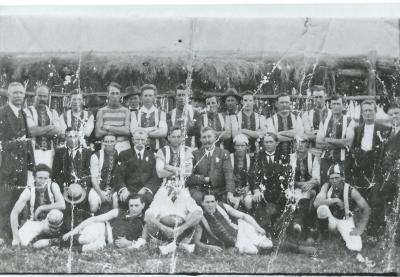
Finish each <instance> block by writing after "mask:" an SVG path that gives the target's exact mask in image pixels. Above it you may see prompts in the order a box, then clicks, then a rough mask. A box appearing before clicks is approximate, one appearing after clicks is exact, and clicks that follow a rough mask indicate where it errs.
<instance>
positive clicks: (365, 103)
mask: <svg viewBox="0 0 400 277" xmlns="http://www.w3.org/2000/svg"><path fill="white" fill-rule="evenodd" d="M364 105H373V106H374V109H375V111H377V110H378V107H377V105H376V102H375V100H372V99H367V100H364V101H362V102H361V105H360V107H361V112H362V109H363V106H364Z"/></svg>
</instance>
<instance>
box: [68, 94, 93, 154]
mask: <svg viewBox="0 0 400 277" xmlns="http://www.w3.org/2000/svg"><path fill="white" fill-rule="evenodd" d="M68 127H71V128H72V129H74V130H75V131H77V132H79V134H80V137H81V143H82V145H84V146H85V147H86V145H87V143H86V141H85V138H89V136H90V134H91V133H92V132H93V130H94V116H93V115H92V114H90V113H89V112H88V111H85V110H83V96H82V94H80V93H79V91H78V90H74V91H72V93H71V109H70V110H67V111H66V112H64V113H63V114H62V116H61V128H62V129H63V130H64V132H65V129H67V128H68Z"/></svg>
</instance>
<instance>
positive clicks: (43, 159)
mask: <svg viewBox="0 0 400 277" xmlns="http://www.w3.org/2000/svg"><path fill="white" fill-rule="evenodd" d="M54 153H55V152H54V149H52V150H42V149H36V150H35V151H34V156H35V164H36V165H38V164H45V165H47V166H48V167H50V168H52V167H53V158H54Z"/></svg>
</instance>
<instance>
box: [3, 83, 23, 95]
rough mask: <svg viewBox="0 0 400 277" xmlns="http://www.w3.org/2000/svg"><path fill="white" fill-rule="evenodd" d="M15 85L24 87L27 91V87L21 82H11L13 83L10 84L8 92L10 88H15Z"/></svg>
mask: <svg viewBox="0 0 400 277" xmlns="http://www.w3.org/2000/svg"><path fill="white" fill-rule="evenodd" d="M14 87H23V88H24V91H25V87H24V86H23V85H22V84H21V83H20V82H11V83H10V84H9V85H8V88H7V92H8V93H10V90H11V89H12V88H14Z"/></svg>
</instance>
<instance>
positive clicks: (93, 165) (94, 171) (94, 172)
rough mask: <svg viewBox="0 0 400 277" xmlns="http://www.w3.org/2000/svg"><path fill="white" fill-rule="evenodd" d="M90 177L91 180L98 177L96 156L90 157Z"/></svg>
mask: <svg viewBox="0 0 400 277" xmlns="http://www.w3.org/2000/svg"><path fill="white" fill-rule="evenodd" d="M90 175H91V176H92V178H96V177H99V159H98V158H97V155H96V154H92V156H91V157H90Z"/></svg>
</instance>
